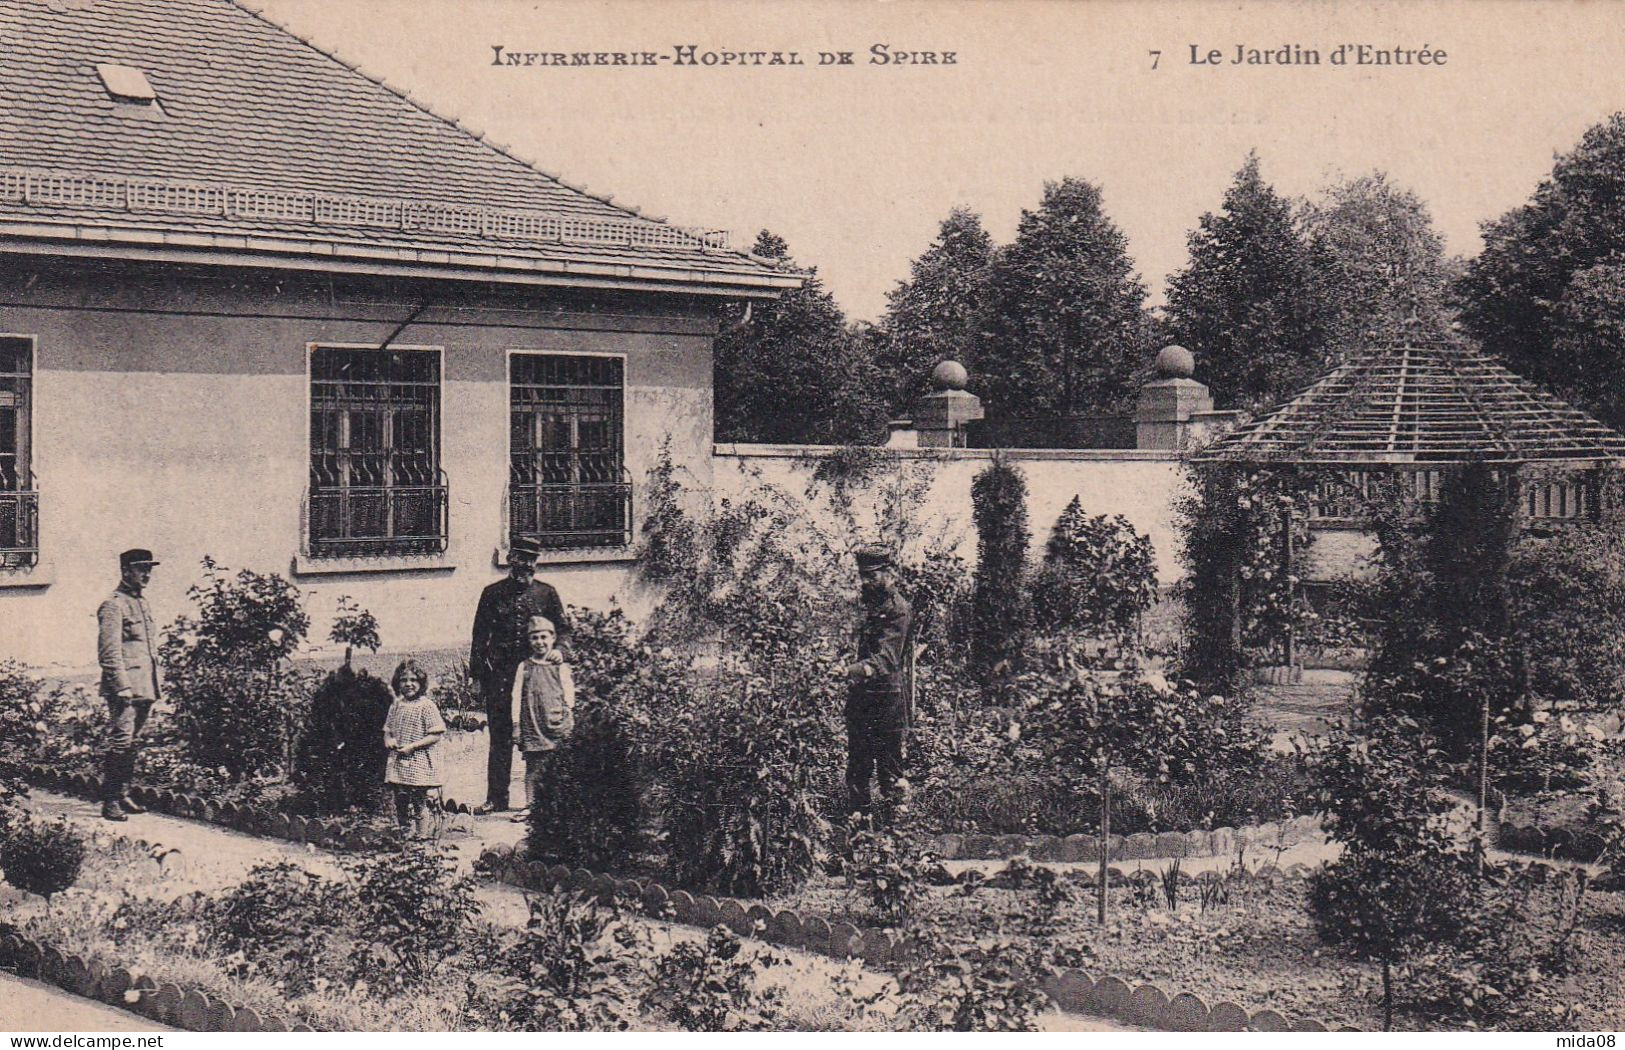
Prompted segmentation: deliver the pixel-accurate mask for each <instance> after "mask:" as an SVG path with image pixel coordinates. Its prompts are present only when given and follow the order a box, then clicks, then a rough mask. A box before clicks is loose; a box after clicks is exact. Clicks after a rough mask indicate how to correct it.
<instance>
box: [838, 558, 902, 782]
mask: <svg viewBox="0 0 1625 1050" xmlns="http://www.w3.org/2000/svg"><path fill="white" fill-rule="evenodd" d="M857 561H858V579H859V581H860V583H861V584H862V592H863V623H862V625H861V626H860V627H859V629H858V658H857V660H855V661H854V662H853V663H851V664H849V665H848V666H847V669H846V674H847V679H848V681H849V682H850V683H851V684H850V688H849V690H848V692H847V699H846V755H847V758H846V791H847V799H848V802H849V804H850V805H851V808H852V812H854V813H860V814H866V813H868V812H869V809H870V805H871V802H872V798H871V795H870V788H869V782H870V780H871V778H873V779H876V780H878V782H879V784H880V794H881V796H882V797H883V798H884V799H885V800H886V801H887V803H888V804H890V803H892V802H894V801H895V799H896V797H897V795H898V791H899V788H900V787H903V788H906V787H907V782H906V781H904V780H903V737H904V735H905V734H906V733H907V731H908V726H909V720H910V719H911V718H912V717H913V705H914V676H913V657H914V644H913V643H914V638H913V629H914V610H913V609H912V608H911V607H910V606H909V604H908V601H907V599H905V598H904V597H903V595H902V594H901V593H900V592H899V591H898V589H897V581H896V578H895V575H894V572H893V569H894V565H893V561H892V554H891V551H890V550H888V549H887V548H885V547H864V548H862V549H861V550H859V551H858V552H857Z"/></svg>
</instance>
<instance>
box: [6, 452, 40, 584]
mask: <svg viewBox="0 0 1625 1050" xmlns="http://www.w3.org/2000/svg"><path fill="white" fill-rule="evenodd" d="M28 482H29V487H28V488H26V489H20V490H0V568H4V569H26V568H30V567H32V566H34V565H37V564H39V491H38V486H37V485H35V484H34V478H33V475H32V474H30V475H29V477H28Z"/></svg>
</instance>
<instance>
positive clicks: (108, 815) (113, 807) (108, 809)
mask: <svg viewBox="0 0 1625 1050" xmlns="http://www.w3.org/2000/svg"><path fill="white" fill-rule="evenodd" d="M102 819H103V820H117V821H125V820H129V819H130V818H129V817H126V816H125V815H124V807H123V806H121V805H119V804H118V803H117V802H103V803H102Z"/></svg>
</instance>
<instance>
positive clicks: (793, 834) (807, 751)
mask: <svg viewBox="0 0 1625 1050" xmlns="http://www.w3.org/2000/svg"><path fill="white" fill-rule="evenodd" d="M839 669H840V662H839V660H838V659H837V657H836V654H835V653H834V652H833V651H831V650H828V649H825V648H821V647H819V646H818V645H817V643H816V642H815V641H813V640H811V639H806V640H803V641H802V642H800V643H799V644H797V645H786V646H782V647H779V648H777V649H776V650H774V651H771V652H766V653H759V654H757V656H756V657H755V658H754V659H753V660H747V662H745V663H744V664H743V665H742V666H736V667H734V668H731V669H727V670H725V671H724V672H723V673H722V674H721V675H719V678H718V681H717V682H716V684H715V685H714V686H712V687H698V688H697V687H696V686H697V683H691V684H690V686H689V687H688V688H687V690H686V692H687V696H686V697H682V698H675V704H674V705H673V706H675V707H677V708H679V709H681V708H683V707H688V708H689V709H690V710H694V711H695V715H694V716H693V718H692V720H691V721H688V722H686V723H680V724H679V725H678V726H677V727H676V729H677V731H676V732H675V733H674V734H673V736H672V738H671V739H670V741H669V744H668V746H669V747H670V748H671V750H670V751H669V752H668V753H666V755H665V756H664V759H665V761H667V762H669V763H671V766H670V770H669V773H667V774H666V776H667V780H666V786H665V789H664V790H665V794H664V797H663V799H662V807H663V824H664V827H663V842H664V844H665V849H666V851H667V867H668V869H669V871H670V872H671V875H672V877H673V878H674V879H676V881H677V882H678V883H680V884H682V885H685V886H691V887H699V888H705V889H708V890H711V891H713V892H720V893H726V894H730V895H733V896H745V897H757V896H768V895H771V894H775V893H780V892H784V891H786V890H789V889H792V888H794V887H796V886H799V885H800V884H801V883H802V882H804V881H805V880H806V879H807V878H808V876H810V875H811V874H812V873H813V871H814V869H815V866H816V861H817V858H818V856H819V854H820V853H821V852H822V850H823V848H824V844H825V842H826V840H827V838H828V834H829V824H828V822H827V821H826V819H825V818H824V815H823V810H824V807H825V806H826V805H827V804H828V801H829V799H830V796H831V795H832V794H834V793H835V790H834V789H835V777H836V775H837V774H836V772H835V771H836V770H837V769H839V768H840V766H841V758H840V754H841V752H840V748H839V744H838V735H837V734H838V732H839V731H838V729H837V728H836V721H835V719H836V717H837V716H836V714H835V712H837V711H839V710H840V709H841V705H840V700H839V685H838V683H839V681H840V680H841V678H840V673H839ZM695 701H698V703H695Z"/></svg>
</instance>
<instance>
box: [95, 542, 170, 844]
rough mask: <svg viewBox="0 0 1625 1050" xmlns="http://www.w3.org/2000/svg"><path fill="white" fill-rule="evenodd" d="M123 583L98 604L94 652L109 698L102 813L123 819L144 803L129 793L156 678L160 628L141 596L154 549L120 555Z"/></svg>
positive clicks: (103, 690) (156, 687)
mask: <svg viewBox="0 0 1625 1050" xmlns="http://www.w3.org/2000/svg"><path fill="white" fill-rule="evenodd" d="M118 564H119V585H118V588H117V589H116V590H114V591H113V596H112V597H110V598H108V599H107V600H106V601H104V602H102V604H101V607H100V608H99V609H97V610H96V627H97V632H96V658H97V662H98V663H100V664H101V669H102V680H101V694H102V699H103V700H105V701H106V702H107V736H106V738H105V740H104V743H103V750H102V816H103V817H105V818H106V819H108V820H124V819H126V818H125V816H124V815H125V814H126V813H141V812H143V807H142V806H140V805H139V804H137V803H136V801H135V800H134V799H132V798H131V797H130V781H131V780H133V779H134V778H135V763H136V756H137V753H138V745H137V741H138V740H139V739H140V736H141V729H142V727H143V726H145V725H146V724H147V716H148V715H149V714H150V713H151V712H152V705H153V704H154V703H155V702H156V701H157V700H158V698H159V696H160V695H161V690H160V687H159V683H158V651H157V638H156V634H157V631H156V629H155V627H154V626H153V622H152V612H151V610H150V609H148V608H147V599H146V598H145V597H144V596H143V592H144V591H145V590H146V587H147V582H148V581H149V580H151V579H152V570H153V566H155V565H157V564H158V562H157V561H156V560H154V558H153V556H152V552H151V551H149V550H145V549H142V548H139V547H138V548H135V549H132V550H127V551H125V552H124V553H123V554H120V555H119V559H118Z"/></svg>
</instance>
